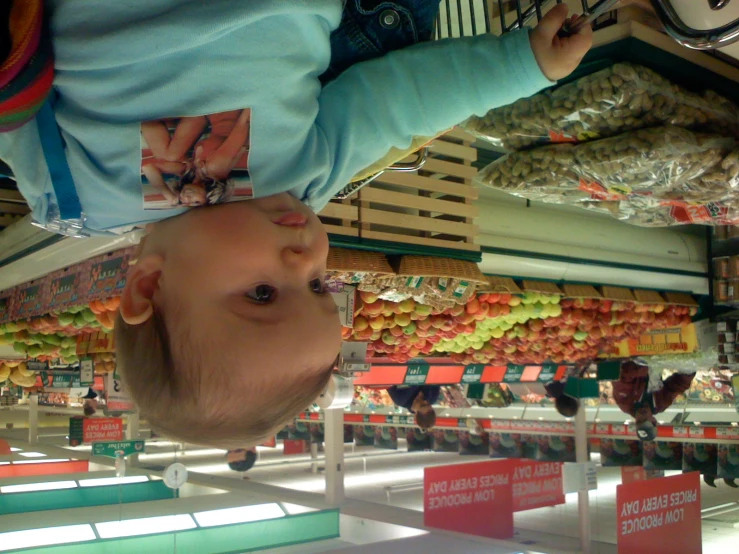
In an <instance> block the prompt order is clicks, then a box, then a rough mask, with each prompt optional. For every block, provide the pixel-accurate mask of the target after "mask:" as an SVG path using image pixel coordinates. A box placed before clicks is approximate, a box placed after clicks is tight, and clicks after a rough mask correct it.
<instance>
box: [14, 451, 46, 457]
mask: <svg viewBox="0 0 739 554" xmlns="http://www.w3.org/2000/svg"><path fill="white" fill-rule="evenodd" d="M18 456H23V457H24V458H46V454H42V453H41V452H21V453H20V454H18Z"/></svg>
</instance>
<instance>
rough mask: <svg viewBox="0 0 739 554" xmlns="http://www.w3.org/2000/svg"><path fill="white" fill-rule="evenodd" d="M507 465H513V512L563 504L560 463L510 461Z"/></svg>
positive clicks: (563, 495)
mask: <svg viewBox="0 0 739 554" xmlns="http://www.w3.org/2000/svg"><path fill="white" fill-rule="evenodd" d="M504 463H505V462H504ZM508 463H510V464H512V465H513V468H512V469H513V511H514V512H522V511H524V510H533V509H534V508H543V507H545V506H556V505H558V504H564V503H565V494H564V491H563V489H562V462H535V461H533V460H524V459H512V460H509V461H508Z"/></svg>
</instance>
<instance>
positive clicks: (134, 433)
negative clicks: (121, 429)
mask: <svg viewBox="0 0 739 554" xmlns="http://www.w3.org/2000/svg"><path fill="white" fill-rule="evenodd" d="M139 421H140V420H139V413H138V412H135V413H133V414H128V418H127V421H126V439H127V440H130V441H135V440H138V438H139ZM128 461H129V464H130V465H131V466H135V465H137V464H138V463H139V455H138V454H131V455H130V456H129V457H128Z"/></svg>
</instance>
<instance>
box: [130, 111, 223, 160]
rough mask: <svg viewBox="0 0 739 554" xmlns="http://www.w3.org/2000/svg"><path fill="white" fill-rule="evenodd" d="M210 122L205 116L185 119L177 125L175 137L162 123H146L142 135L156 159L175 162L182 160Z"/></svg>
mask: <svg viewBox="0 0 739 554" xmlns="http://www.w3.org/2000/svg"><path fill="white" fill-rule="evenodd" d="M207 124H208V120H207V119H206V118H205V117H204V116H198V117H183V118H182V119H180V121H179V122H178V124H177V127H176V128H175V131H174V136H173V137H170V134H169V129H167V126H166V125H165V124H164V123H163V122H162V121H145V122H144V123H142V124H141V134H142V135H143V137H144V140H145V141H146V144H147V145H148V146H149V148H151V152H152V154H154V156H155V157H157V158H159V159H162V160H167V161H170V162H174V161H177V160H181V159H182V158H183V157H184V155H185V153H186V152H187V151H188V150H189V149H190V148H192V145H193V144H195V141H196V140H197V139H198V137H199V136H200V135H201V134H202V133H203V131H204V130H205V127H206V126H207Z"/></svg>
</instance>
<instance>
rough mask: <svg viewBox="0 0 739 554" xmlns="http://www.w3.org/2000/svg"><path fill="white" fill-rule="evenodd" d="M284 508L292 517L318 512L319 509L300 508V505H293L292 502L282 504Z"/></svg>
mask: <svg viewBox="0 0 739 554" xmlns="http://www.w3.org/2000/svg"><path fill="white" fill-rule="evenodd" d="M282 507H283V508H285V511H286V512H287V513H288V514H290V515H291V516H294V515H296V514H306V513H308V512H317V511H318V508H311V507H310V506H300V505H298V504H291V503H290V502H282Z"/></svg>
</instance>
